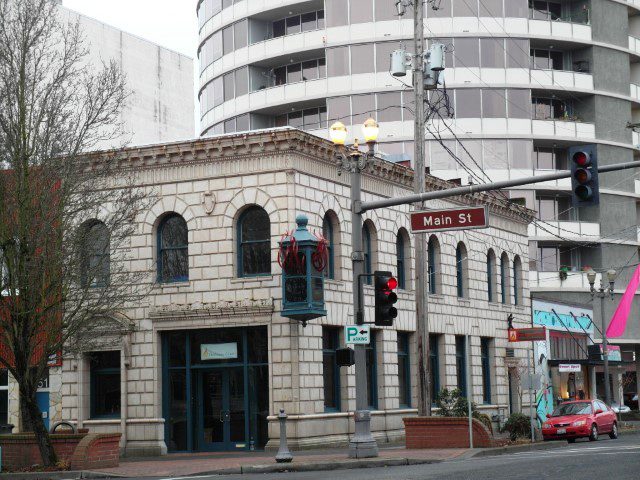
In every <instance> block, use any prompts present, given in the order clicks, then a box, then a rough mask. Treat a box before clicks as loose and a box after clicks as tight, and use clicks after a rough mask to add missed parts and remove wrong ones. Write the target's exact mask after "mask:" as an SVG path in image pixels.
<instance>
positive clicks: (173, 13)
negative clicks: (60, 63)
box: [62, 0, 198, 58]
mask: <svg viewBox="0 0 640 480" xmlns="http://www.w3.org/2000/svg"><path fill="white" fill-rule="evenodd" d="M62 3H63V5H64V6H66V7H68V8H71V9H72V10H75V11H77V12H80V13H82V14H84V15H88V16H89V17H93V18H95V19H96V20H100V21H101V22H104V23H108V24H109V25H112V26H114V27H117V28H119V29H121V30H124V31H126V32H129V33H133V34H134V35H138V36H139V37H142V38H145V39H147V40H151V41H152V42H154V43H158V44H160V45H162V46H163V47H167V48H170V49H172V50H176V51H178V52H180V53H184V54H185V55H189V56H190V57H192V58H195V56H196V48H197V38H198V20H197V17H196V3H197V0H63V2H62Z"/></svg>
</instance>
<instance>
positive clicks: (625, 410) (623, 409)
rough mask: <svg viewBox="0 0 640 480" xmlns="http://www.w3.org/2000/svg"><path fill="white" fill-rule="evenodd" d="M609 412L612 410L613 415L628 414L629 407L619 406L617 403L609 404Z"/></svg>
mask: <svg viewBox="0 0 640 480" xmlns="http://www.w3.org/2000/svg"><path fill="white" fill-rule="evenodd" d="M611 410H613V412H614V413H615V414H620V413H629V412H630V411H631V409H630V408H629V407H627V406H626V405H620V404H619V403H617V402H612V403H611Z"/></svg>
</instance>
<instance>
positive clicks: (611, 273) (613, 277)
mask: <svg viewBox="0 0 640 480" xmlns="http://www.w3.org/2000/svg"><path fill="white" fill-rule="evenodd" d="M617 276H618V272H616V271H615V270H614V269H611V270H607V280H609V286H610V287H611V290H613V284H614V283H615V282H616V277H617Z"/></svg>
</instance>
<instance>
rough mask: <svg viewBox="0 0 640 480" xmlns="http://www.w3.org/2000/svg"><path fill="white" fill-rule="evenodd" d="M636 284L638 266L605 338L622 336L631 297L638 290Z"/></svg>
mask: <svg viewBox="0 0 640 480" xmlns="http://www.w3.org/2000/svg"><path fill="white" fill-rule="evenodd" d="M638 284H640V265H638V266H637V267H636V271H635V272H633V277H631V281H630V282H629V285H628V286H627V290H626V291H625V292H624V295H622V299H621V300H620V304H619V305H618V308H617V309H616V313H614V314H613V317H612V318H611V322H610V323H609V328H607V337H609V338H617V337H621V336H622V335H624V331H625V329H626V328H627V320H628V319H629V312H630V311H631V304H632V303H633V297H634V295H635V294H636V290H638Z"/></svg>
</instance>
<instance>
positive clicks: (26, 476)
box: [0, 470, 126, 480]
mask: <svg viewBox="0 0 640 480" xmlns="http://www.w3.org/2000/svg"><path fill="white" fill-rule="evenodd" d="M83 478H126V475H114V474H112V473H101V472H91V471H79V470H76V471H73V470H71V471H69V470H66V471H61V472H26V473H13V472H7V473H0V480H4V479H7V480H71V479H74V480H77V479H83Z"/></svg>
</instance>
